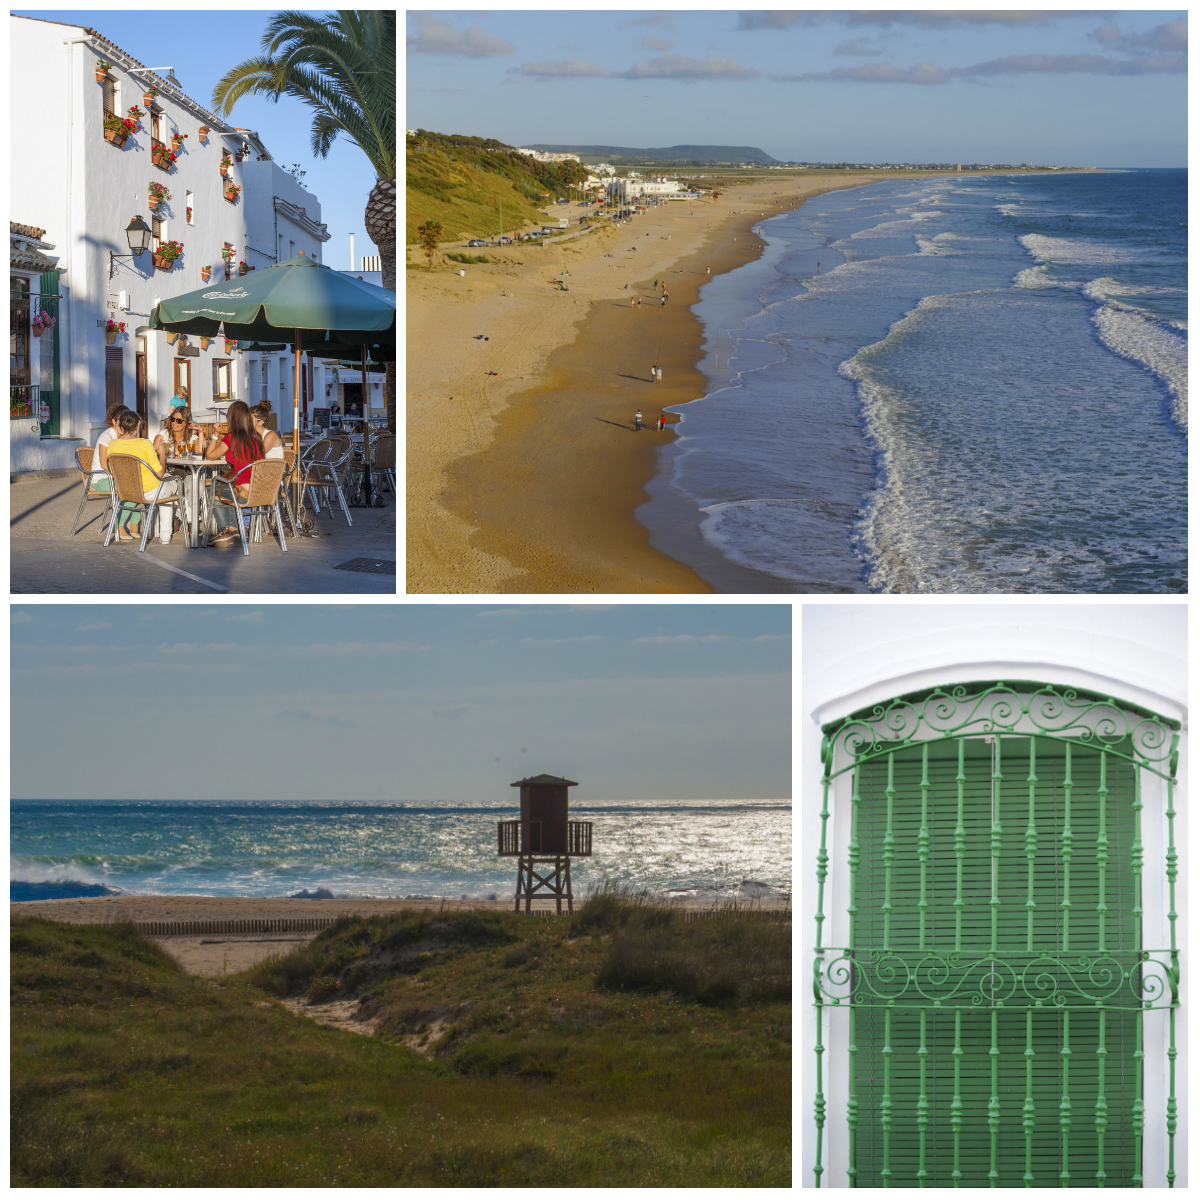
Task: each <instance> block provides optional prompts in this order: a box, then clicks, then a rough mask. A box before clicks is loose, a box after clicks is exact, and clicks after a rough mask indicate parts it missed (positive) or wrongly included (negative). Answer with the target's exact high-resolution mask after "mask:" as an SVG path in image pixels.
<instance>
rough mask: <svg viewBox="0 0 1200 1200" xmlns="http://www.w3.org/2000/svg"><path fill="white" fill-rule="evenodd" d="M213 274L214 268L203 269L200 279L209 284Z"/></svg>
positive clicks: (201, 269)
mask: <svg viewBox="0 0 1200 1200" xmlns="http://www.w3.org/2000/svg"><path fill="white" fill-rule="evenodd" d="M211 274H212V267H201V268H200V278H201V279H203V280H204V282H205V283H207V282H208V277H209V276H210V275H211ZM201 341H203V339H201Z"/></svg>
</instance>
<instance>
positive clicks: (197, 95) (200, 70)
mask: <svg viewBox="0 0 1200 1200" xmlns="http://www.w3.org/2000/svg"><path fill="white" fill-rule="evenodd" d="M12 11H13V12H14V13H15V14H16V15H17V16H22V17H39V18H41V19H42V20H44V21H62V22H64V23H66V24H72V25H86V26H88V27H89V28H91V29H94V30H96V32H97V33H99V34H101V35H102V36H103V37H106V38H108V39H109V40H110V41H112V42H114V43H115V44H116V45H117V46H119V47H120V48H121V49H122V50H125V51H127V52H128V53H129V54H132V55H133V57H134V58H136V59H137V60H138V61H139V62H141V63H144V64H145V65H146V66H147V67H168V66H170V67H174V68H175V77H176V78H177V79H178V80H179V83H180V85H181V86H182V88H183V90H184V91H185V92H186V93H187V94H188V95H189V96H191V98H192V99H193V100H195V101H196V102H197V103H199V104H202V105H204V107H205V108H207V109H208V110H209V111H210V112H211V111H212V93H213V88H214V86H215V85H216V83H217V81H218V80H219V79H220V78H221V76H223V75H224V74H225V73H226V72H227V71H228V70H229V69H230V68H231V67H235V66H237V64H238V63H240V62H243V61H244V60H246V59H248V58H254V57H256V56H257V55H258V54H259V53H260V52H261V44H262V34H263V30H264V29H265V28H266V24H267V22H268V21H269V20H270V19H271V17H272V16H273V15H274V13H275V11H279V10H260V11H239V10H237V9H220V10H196V9H193V10H184V11H174V10H171V11H168V10H162V11H155V10H152V9H141V10H138V11H129V10H113V9H109V10H104V9H70V10H59V9H47V10H45V11H42V10H41V9H26V8H22V9H13V10H12ZM300 11H311V12H317V13H320V12H326V11H328V10H326V9H311V10H300ZM163 73H164V74H165V72H163ZM311 111H312V110H311V109H309V108H308V107H307V105H304V104H302V103H301V102H300V101H299V100H292V99H289V98H287V97H286V96H285V97H283V98H281V99H280V101H279V103H278V104H275V103H272V102H271V101H270V100H268V99H266V98H264V97H261V96H243V97H242V99H241V100H239V101H238V102H237V104H236V105H235V106H234V109H233V113H232V115H231V116H230V118H229V123H230V124H231V125H238V126H241V127H242V128H243V129H253V130H256V131H257V132H258V133H259V134H260V135H261V137H262V140H263V144H264V145H265V146H266V147H267V149H268V150H270V152H271V157H272V158H273V159H274V160H275V161H276V162H277V163H279V165H280V166H282V167H290V166H291V165H292V163H299V164H300V169H301V170H303V171H307V172H308V174H307V175H306V176H305V177H304V179H303V180H301V184H302V186H303V187H305V188H306V189H307V190H308V191H310V192H312V194H313V195H314V196H316V198H317V199H318V200H319V201H320V202H321V220H322V221H324V223H325V224H326V225H327V226H328V227H329V234H330V238H329V241H328V242H326V243H325V246H324V251H323V254H322V258H323V260H324V262H325V263H326V265H327V266H330V267H333V268H334V269H335V270H339V271H342V270H349V268H350V237H349V235H350V234H351V233H354V235H355V237H354V255H355V257H356V258H357V257H359V256H360V255H363V254H368V255H370V254H377V253H378V250H377V249H376V247H375V246H374V245H373V244H372V243H371V242H370V240H369V239H368V238H367V235H366V231H365V230H364V228H363V210H364V209H365V208H366V206H367V197H368V196H370V194H371V189H372V188H373V187H374V186H375V172H374V171H373V170H372V169H371V165H370V163H368V161H367V156H366V155H365V154H364V153H363V152H362V151H361V150H360V149H359V148H358V147H357V146H356V145H355V144H354V143H353V142H352V141H350V139H349V138H347V137H346V135H345V134H341V133H339V134H338V136H337V140H336V141H335V142H334V144H333V148H332V149H331V150H330V151H329V156H328V158H324V159H318V158H314V157H313V154H312V150H311V149H310V146H309V131H310V130H311V128H312V117H311V115H310V114H311Z"/></svg>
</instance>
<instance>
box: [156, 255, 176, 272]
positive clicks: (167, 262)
mask: <svg viewBox="0 0 1200 1200" xmlns="http://www.w3.org/2000/svg"><path fill="white" fill-rule="evenodd" d="M175 263H176V260H175V259H173V258H163V256H162V255H161V254H156V255H154V265H155V266H156V267H157V268H158V269H159V270H160V271H169V270H170V269H171V268H172V267H173V266H174V265H175Z"/></svg>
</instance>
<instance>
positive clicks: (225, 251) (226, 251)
mask: <svg viewBox="0 0 1200 1200" xmlns="http://www.w3.org/2000/svg"><path fill="white" fill-rule="evenodd" d="M236 253H237V251H236V250H234V248H233V245H232V243H230V242H226V243H225V245H224V246H223V247H222V249H221V257H222V258H223V259H224V260H225V278H226V279H228V278H229V273H230V270H231V268H232V265H233V256H234V255H235V254H236Z"/></svg>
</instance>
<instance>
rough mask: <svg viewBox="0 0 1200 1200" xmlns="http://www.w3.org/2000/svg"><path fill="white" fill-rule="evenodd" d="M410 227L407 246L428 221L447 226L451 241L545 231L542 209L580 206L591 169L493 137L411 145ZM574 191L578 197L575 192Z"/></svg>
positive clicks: (428, 138) (411, 140) (416, 140)
mask: <svg viewBox="0 0 1200 1200" xmlns="http://www.w3.org/2000/svg"><path fill="white" fill-rule="evenodd" d="M405 160H406V172H407V181H406V184H405V221H406V229H407V235H406V240H407V243H408V245H410V246H411V245H414V244H415V243H416V242H417V240H418V238H417V228H418V227H419V226H420V225H423V224H425V222H427V221H436V222H437V223H438V224H440V225H441V226H442V229H443V234H442V238H443V240H444V241H458V240H460V239H464V238H494V237H495V236H496V235H497V234H498V233H499V232H500V227H501V226H500V223H501V205H503V222H504V231H505V232H506V233H513V232H515V231H519V230H520V229H522V228H523V227H525V226H527V225H528V226H537V225H540V224H541V223H542V222H543V221H544V220H545V219H546V214H545V213H544V212H543V211H542V208H541V206H542V205H545V204H548V203H550V202H551V201H553V200H555V199H557V198H558V197H559V196H562V197H563V198H568V197H569V198H571V199H573V200H579V199H581V198H582V193H581V192H579V191H578V190H577V185H578V184H579V183H581V182H582V181H583V180H585V179H586V178H587V169H586V168H585V167H583V166H581V165H580V164H579V163H577V162H564V163H542V162H538V161H537V159H534V158H530V157H529V156H528V155H525V154H518V153H517V151H516V150H515V149H514V148H513V147H512V146H506V145H505V144H504V143H503V142H498V141H496V140H495V139H494V138H478V137H466V136H461V135H457V134H454V135H447V134H440V133H430V132H428V131H427V130H424V129H418V130H417V131H416V132H415V134H411V135H409V137H408V138H407V139H406V147H405ZM573 189H574V190H573Z"/></svg>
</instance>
